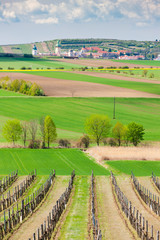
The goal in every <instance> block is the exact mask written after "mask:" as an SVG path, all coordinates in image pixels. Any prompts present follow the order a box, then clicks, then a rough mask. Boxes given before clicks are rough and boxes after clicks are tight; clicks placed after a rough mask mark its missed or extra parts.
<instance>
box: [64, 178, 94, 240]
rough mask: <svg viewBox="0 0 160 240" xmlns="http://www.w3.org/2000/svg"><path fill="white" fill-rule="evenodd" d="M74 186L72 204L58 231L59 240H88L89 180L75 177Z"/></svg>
mask: <svg viewBox="0 0 160 240" xmlns="http://www.w3.org/2000/svg"><path fill="white" fill-rule="evenodd" d="M74 184H75V193H74V195H73V197H72V204H71V206H70V208H69V213H68V214H67V217H66V219H65V221H64V222H63V227H62V228H61V230H60V237H59V239H61V240H68V239H76V240H77V239H79V240H84V239H87V238H88V211H90V209H89V188H90V178H88V177H86V176H83V177H76V179H75V180H74Z"/></svg>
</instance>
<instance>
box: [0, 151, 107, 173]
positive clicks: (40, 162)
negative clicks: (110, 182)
mask: <svg viewBox="0 0 160 240" xmlns="http://www.w3.org/2000/svg"><path fill="white" fill-rule="evenodd" d="M16 169H18V173H19V175H27V174H28V173H29V172H31V171H32V170H34V169H37V174H38V175H49V174H50V172H51V170H52V169H55V170H56V175H70V174H71V172H72V171H73V170H75V172H76V175H91V172H92V170H93V171H94V174H95V175H109V171H107V170H106V169H105V168H103V167H102V166H100V165H98V164H97V163H96V162H94V161H93V160H90V159H89V158H88V157H87V156H86V155H85V154H84V153H83V152H82V151H80V150H76V149H41V150H32V149H0V175H7V174H9V173H10V172H11V171H14V170H16Z"/></svg>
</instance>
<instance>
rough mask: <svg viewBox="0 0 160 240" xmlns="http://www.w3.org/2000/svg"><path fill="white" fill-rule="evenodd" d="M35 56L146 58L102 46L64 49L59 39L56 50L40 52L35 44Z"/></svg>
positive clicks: (159, 58)
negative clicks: (105, 48)
mask: <svg viewBox="0 0 160 240" xmlns="http://www.w3.org/2000/svg"><path fill="white" fill-rule="evenodd" d="M32 55H33V56H39V57H41V56H58V57H62V58H71V59H75V58H93V59H119V60H144V59H145V56H144V55H142V54H138V53H137V54H135V53H134V54H133V52H132V50H129V49H125V50H117V51H116V50H114V51H112V50H111V49H109V50H108V51H106V50H104V49H101V48H100V47H97V46H94V47H85V46H83V47H82V48H81V50H80V51H78V50H77V51H76V50H73V49H69V50H68V51H64V50H63V49H62V47H61V43H60V41H59V40H58V41H57V44H56V45H55V48H54V51H53V52H50V53H48V52H47V53H45V52H38V49H37V47H36V45H35V44H34V46H33V49H32ZM153 60H158V61H159V60H160V55H158V56H157V57H156V58H154V59H153Z"/></svg>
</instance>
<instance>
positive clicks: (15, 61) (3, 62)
mask: <svg viewBox="0 0 160 240" xmlns="http://www.w3.org/2000/svg"><path fill="white" fill-rule="evenodd" d="M0 67H1V68H3V69H8V67H10V68H14V69H21V68H22V67H26V68H29V67H30V68H32V69H37V68H39V69H41V68H43V69H46V68H60V67H64V68H65V69H71V68H72V67H75V68H78V67H81V66H80V65H77V64H71V63H65V62H60V61H56V60H51V59H47V58H46V59H38V58H10V57H0Z"/></svg>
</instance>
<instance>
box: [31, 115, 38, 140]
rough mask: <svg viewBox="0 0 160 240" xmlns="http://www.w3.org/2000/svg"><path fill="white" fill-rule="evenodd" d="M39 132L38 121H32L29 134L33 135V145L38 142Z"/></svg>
mask: <svg viewBox="0 0 160 240" xmlns="http://www.w3.org/2000/svg"><path fill="white" fill-rule="evenodd" d="M37 130H38V122H37V120H31V121H30V123H29V132H30V134H31V140H32V143H33V144H34V143H35V140H36V134H37Z"/></svg>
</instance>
